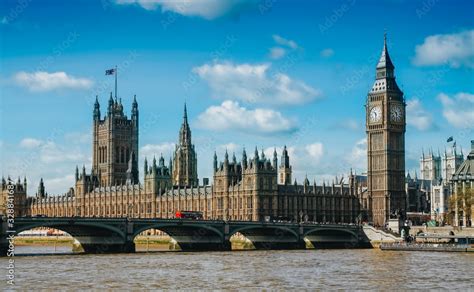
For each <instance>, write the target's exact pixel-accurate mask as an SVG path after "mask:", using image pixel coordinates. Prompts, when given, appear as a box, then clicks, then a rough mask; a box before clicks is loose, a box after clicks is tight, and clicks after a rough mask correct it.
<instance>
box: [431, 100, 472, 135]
mask: <svg viewBox="0 0 474 292" xmlns="http://www.w3.org/2000/svg"><path fill="white" fill-rule="evenodd" d="M438 100H439V101H440V102H441V104H442V105H443V116H444V118H445V119H446V120H447V121H448V122H449V123H450V124H451V125H453V126H454V127H456V128H464V129H466V128H467V129H472V128H474V94H470V93H465V92H460V93H458V94H456V95H454V96H453V97H450V96H448V95H447V94H444V93H440V94H439V95H438Z"/></svg>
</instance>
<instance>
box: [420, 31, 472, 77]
mask: <svg viewBox="0 0 474 292" xmlns="http://www.w3.org/2000/svg"><path fill="white" fill-rule="evenodd" d="M415 53H416V55H415V57H414V59H413V63H414V64H415V65H418V66H435V65H443V64H449V65H450V66H451V67H460V66H467V67H471V68H473V67H474V30H468V31H463V32H460V33H454V34H438V35H432V36H428V37H427V38H425V41H424V42H423V44H421V45H418V46H416V48H415Z"/></svg>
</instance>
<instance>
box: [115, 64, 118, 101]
mask: <svg viewBox="0 0 474 292" xmlns="http://www.w3.org/2000/svg"><path fill="white" fill-rule="evenodd" d="M117 75H118V71H117V65H115V99H117Z"/></svg>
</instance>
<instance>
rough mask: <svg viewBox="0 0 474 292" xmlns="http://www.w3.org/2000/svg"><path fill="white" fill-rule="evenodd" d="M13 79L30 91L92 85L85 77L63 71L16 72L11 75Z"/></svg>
mask: <svg viewBox="0 0 474 292" xmlns="http://www.w3.org/2000/svg"><path fill="white" fill-rule="evenodd" d="M13 80H14V81H15V82H16V83H17V84H18V85H20V86H23V87H26V88H28V89H29V90H30V91H51V90H56V89H63V88H66V89H88V88H91V87H92V85H93V81H92V80H89V79H87V78H76V77H74V76H71V75H67V74H66V73H65V72H54V73H48V72H44V71H37V72H33V73H27V72H24V71H21V72H18V73H16V74H15V76H13Z"/></svg>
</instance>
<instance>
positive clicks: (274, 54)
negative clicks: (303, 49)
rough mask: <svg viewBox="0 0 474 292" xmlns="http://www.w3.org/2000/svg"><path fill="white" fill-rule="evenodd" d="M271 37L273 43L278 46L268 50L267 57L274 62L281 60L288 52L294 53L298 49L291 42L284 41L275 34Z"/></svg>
mask: <svg viewBox="0 0 474 292" xmlns="http://www.w3.org/2000/svg"><path fill="white" fill-rule="evenodd" d="M272 37H273V41H274V42H275V43H276V44H277V45H278V46H276V47H272V48H270V53H269V55H270V58H272V59H274V60H277V59H281V58H283V57H284V56H285V55H286V54H287V53H288V51H294V50H296V49H299V48H300V47H299V46H298V44H297V43H296V42H295V41H293V40H289V39H285V38H284V37H281V36H279V35H277V34H274V35H273V36H272Z"/></svg>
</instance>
